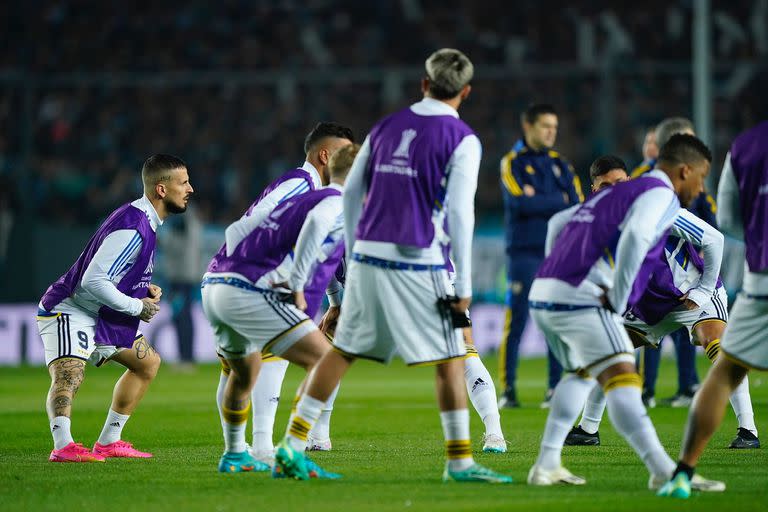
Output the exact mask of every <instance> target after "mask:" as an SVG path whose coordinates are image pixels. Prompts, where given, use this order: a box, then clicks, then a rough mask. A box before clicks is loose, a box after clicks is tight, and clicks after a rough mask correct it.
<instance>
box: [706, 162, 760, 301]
mask: <svg viewBox="0 0 768 512" xmlns="http://www.w3.org/2000/svg"><path fill="white" fill-rule="evenodd" d="M717 205H718V206H717V224H718V225H719V226H720V229H721V230H722V231H723V233H725V234H727V235H730V236H732V237H733V238H735V239H737V240H741V241H743V240H744V221H743V220H742V218H741V206H740V203H739V185H738V183H736V176H735V175H734V174H733V168H732V167H731V154H730V153H728V154H727V155H726V157H725V164H723V172H722V173H721V174H720V185H719V186H718V188H717ZM742 288H743V290H744V292H746V293H748V294H750V295H765V294H766V293H768V272H751V271H750V270H749V267H748V266H747V262H746V260H745V261H744V282H743V283H742Z"/></svg>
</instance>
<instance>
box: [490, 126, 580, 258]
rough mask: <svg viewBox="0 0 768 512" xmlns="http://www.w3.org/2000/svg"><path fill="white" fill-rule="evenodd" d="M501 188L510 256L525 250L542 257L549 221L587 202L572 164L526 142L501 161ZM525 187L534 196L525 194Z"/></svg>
mask: <svg viewBox="0 0 768 512" xmlns="http://www.w3.org/2000/svg"><path fill="white" fill-rule="evenodd" d="M501 185H502V195H503V196H504V225H505V237H506V250H507V255H509V256H514V255H515V254H516V253H519V252H521V251H524V252H525V253H527V254H535V255H540V256H541V257H543V256H544V242H545V241H546V238H547V222H548V221H549V218H550V217H552V215H554V214H555V213H557V212H559V211H560V210H563V209H565V208H567V207H568V206H570V205H573V204H576V203H578V202H581V201H583V200H584V195H583V194H582V192H581V182H580V181H579V177H578V176H576V174H575V173H574V170H573V166H572V165H571V164H569V163H568V162H567V161H566V160H565V159H563V158H562V157H561V156H560V154H559V153H558V152H557V151H553V150H551V149H550V150H543V151H533V150H532V149H531V148H529V147H528V146H527V145H526V144H525V142H524V141H518V142H517V143H515V145H514V146H513V148H512V151H510V152H509V153H507V154H506V155H504V158H502V159H501ZM526 185H528V186H530V187H532V188H533V190H534V192H535V193H534V195H533V196H527V195H525V193H524V189H525V188H526ZM564 194H565V195H564ZM566 198H567V200H566Z"/></svg>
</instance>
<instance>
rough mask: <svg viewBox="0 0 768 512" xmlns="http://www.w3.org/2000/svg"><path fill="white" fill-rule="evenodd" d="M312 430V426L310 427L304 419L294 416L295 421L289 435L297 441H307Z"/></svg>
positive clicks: (292, 422)
mask: <svg viewBox="0 0 768 512" xmlns="http://www.w3.org/2000/svg"><path fill="white" fill-rule="evenodd" d="M311 428H312V425H310V424H309V422H308V421H306V420H305V419H304V418H301V417H300V416H294V417H293V421H291V427H290V428H289V429H288V433H289V434H290V435H292V436H293V437H295V438H297V439H301V440H302V441H306V440H307V436H308V435H309V431H310V429H311Z"/></svg>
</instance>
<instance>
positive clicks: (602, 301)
mask: <svg viewBox="0 0 768 512" xmlns="http://www.w3.org/2000/svg"><path fill="white" fill-rule="evenodd" d="M600 288H602V290H603V294H602V295H601V296H600V304H602V305H603V308H605V309H607V310H608V311H610V312H611V313H615V312H616V310H615V309H613V305H612V304H611V301H610V300H608V288H606V287H605V286H601V287H600Z"/></svg>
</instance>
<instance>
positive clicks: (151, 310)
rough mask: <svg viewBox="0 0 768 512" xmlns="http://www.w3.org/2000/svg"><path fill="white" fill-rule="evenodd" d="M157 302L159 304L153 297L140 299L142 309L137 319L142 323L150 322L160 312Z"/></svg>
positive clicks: (158, 300)
mask: <svg viewBox="0 0 768 512" xmlns="http://www.w3.org/2000/svg"><path fill="white" fill-rule="evenodd" d="M158 302H160V299H157V298H153V297H144V298H143V299H141V303H142V308H141V313H140V314H139V319H140V320H141V321H143V322H149V321H150V320H152V317H154V316H155V315H156V314H157V313H158V312H159V311H160V306H158V305H157V303H158Z"/></svg>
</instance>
